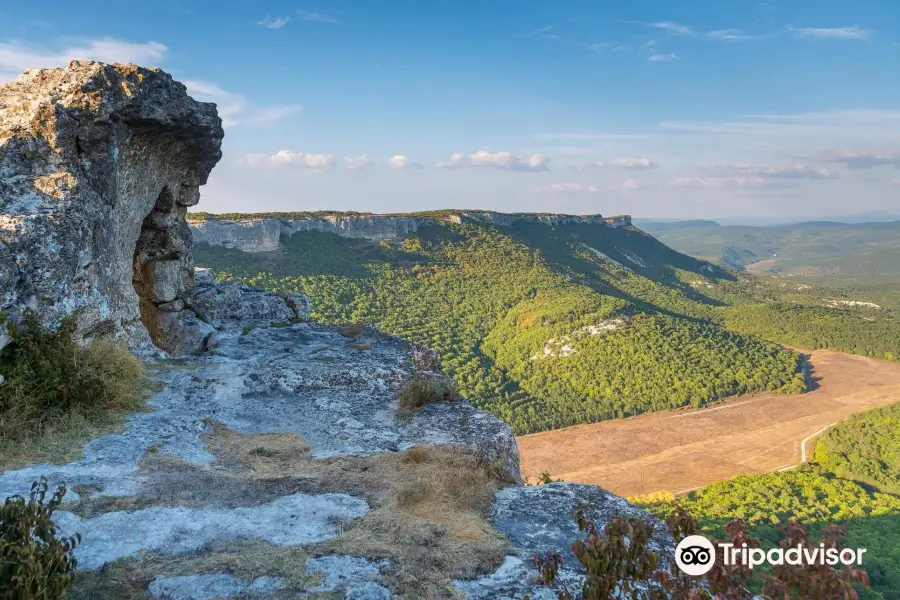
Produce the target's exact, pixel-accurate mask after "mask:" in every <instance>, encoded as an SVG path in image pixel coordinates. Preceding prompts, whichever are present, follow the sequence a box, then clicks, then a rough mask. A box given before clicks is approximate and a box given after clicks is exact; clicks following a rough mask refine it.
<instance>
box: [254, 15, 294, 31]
mask: <svg viewBox="0 0 900 600" xmlns="http://www.w3.org/2000/svg"><path fill="white" fill-rule="evenodd" d="M290 20H291V18H290V17H276V18H274V19H270V18H269V17H266V18H265V19H263V20H262V21H260V22H258V23H257V25H262V26H263V27H267V28H269V29H281V28H282V27H284V26H285V25H287V24H288V21H290Z"/></svg>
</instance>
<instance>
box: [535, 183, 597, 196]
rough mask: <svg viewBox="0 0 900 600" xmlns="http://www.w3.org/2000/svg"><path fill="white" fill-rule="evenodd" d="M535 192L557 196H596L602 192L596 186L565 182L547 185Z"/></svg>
mask: <svg viewBox="0 0 900 600" xmlns="http://www.w3.org/2000/svg"><path fill="white" fill-rule="evenodd" d="M534 191H536V192H540V193H546V192H551V193H556V194H578V193H581V192H587V193H590V194H596V193H597V192H599V191H600V188H598V187H597V186H595V185H588V186H583V185H581V184H580V183H574V182H563V183H551V184H550V185H545V186H543V187H539V188H536V189H535V190H534Z"/></svg>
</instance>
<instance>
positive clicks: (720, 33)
mask: <svg viewBox="0 0 900 600" xmlns="http://www.w3.org/2000/svg"><path fill="white" fill-rule="evenodd" d="M706 35H707V37H711V38H713V39H715V40H733V41H738V40H759V39H762V38H763V37H764V36H761V35H748V34H746V33H744V32H743V31H741V30H740V29H717V30H715V31H710V32H708V33H707V34H706Z"/></svg>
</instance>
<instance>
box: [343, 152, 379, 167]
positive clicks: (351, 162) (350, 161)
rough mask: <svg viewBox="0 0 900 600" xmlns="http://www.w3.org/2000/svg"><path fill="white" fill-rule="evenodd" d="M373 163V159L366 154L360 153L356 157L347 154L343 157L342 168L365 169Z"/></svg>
mask: <svg viewBox="0 0 900 600" xmlns="http://www.w3.org/2000/svg"><path fill="white" fill-rule="evenodd" d="M374 164H375V163H374V161H373V160H372V159H371V158H369V156H368V155H366V154H361V155H359V156H357V157H349V156H348V157H345V158H344V168H346V169H349V170H350V171H365V170H367V169H371V168H372V166H373V165H374Z"/></svg>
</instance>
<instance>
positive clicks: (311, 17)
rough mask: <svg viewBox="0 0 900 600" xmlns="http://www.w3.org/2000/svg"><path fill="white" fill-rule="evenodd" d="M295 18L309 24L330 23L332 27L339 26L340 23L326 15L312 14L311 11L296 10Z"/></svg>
mask: <svg viewBox="0 0 900 600" xmlns="http://www.w3.org/2000/svg"><path fill="white" fill-rule="evenodd" d="M297 18H298V19H300V20H301V21H309V22H311V23H331V24H333V25H340V24H341V23H342V21H339V20H338V19H335V18H334V17H329V16H328V15H324V14H322V13H318V12H313V11H311V10H298V11H297Z"/></svg>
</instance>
